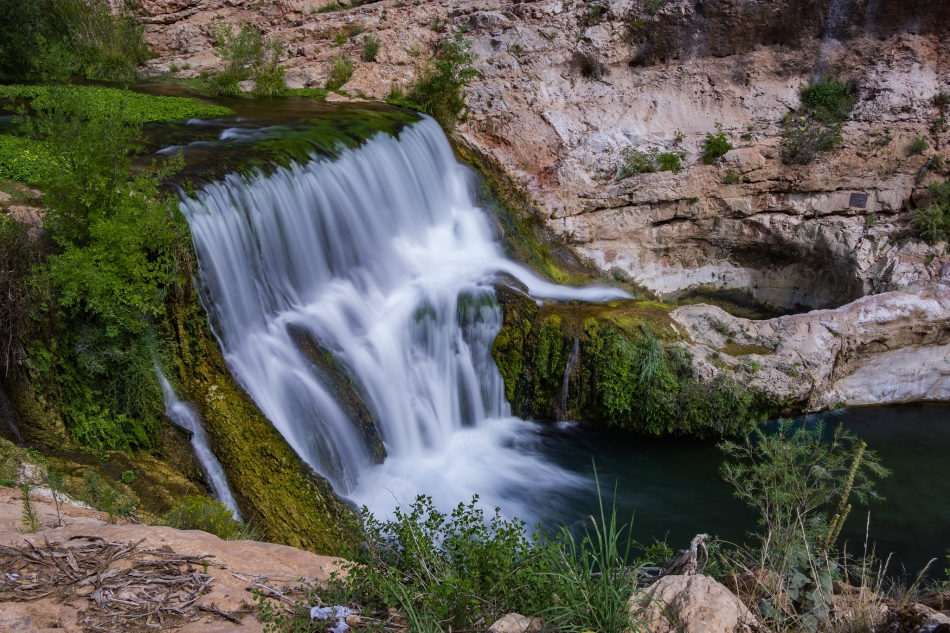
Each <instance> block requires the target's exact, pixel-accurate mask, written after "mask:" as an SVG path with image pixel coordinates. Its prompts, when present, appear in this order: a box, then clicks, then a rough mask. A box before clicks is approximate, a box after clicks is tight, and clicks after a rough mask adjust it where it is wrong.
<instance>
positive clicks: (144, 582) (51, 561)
mask: <svg viewBox="0 0 950 633" xmlns="http://www.w3.org/2000/svg"><path fill="white" fill-rule="evenodd" d="M70 540H72V541H74V540H83V541H87V543H86V544H77V545H73V546H66V545H64V544H62V543H52V544H51V543H50V542H49V541H47V540H46V539H45V538H44V544H43V546H41V547H40V546H37V545H34V544H33V543H30V542H28V541H27V542H25V543H24V544H23V545H21V546H9V545H2V546H0V570H2V572H3V573H0V603H2V602H11V601H17V602H25V601H32V600H39V599H41V598H45V597H47V596H53V597H55V598H57V599H58V600H60V601H63V602H65V601H67V600H72V599H74V598H82V599H85V600H87V601H88V603H89V604H88V606H87V607H86V608H85V609H84V610H82V611H80V613H79V624H80V626H82V627H83V630H85V631H152V630H155V629H162V630H164V629H173V628H177V627H178V626H181V625H182V624H184V623H186V622H189V621H194V620H197V619H198V618H199V617H200V614H199V611H206V612H210V613H212V614H214V615H215V616H218V617H221V618H224V619H226V620H229V621H231V622H240V620H239V618H238V617H237V616H238V615H239V614H240V615H244V614H245V613H247V612H246V611H243V612H227V611H223V610H221V609H218V607H217V606H216V605H214V604H211V605H210V606H203V605H199V604H197V601H198V599H199V598H200V597H201V596H202V595H204V594H206V593H208V592H209V591H211V583H212V582H214V576H212V575H210V574H209V573H208V571H209V568H211V567H223V565H220V564H218V563H214V562H212V561H209V560H208V558H209V557H210V555H207V554H206V555H203V556H187V555H183V554H176V553H174V552H171V551H162V550H149V549H139V545H140V544H141V543H142V541H138V542H137V543H111V542H108V541H105V540H103V539H101V538H99V537H94V536H76V537H73V538H72V539H70ZM142 540H144V539H142ZM118 561H122V563H121V564H120V565H116V563H117V562H118Z"/></svg>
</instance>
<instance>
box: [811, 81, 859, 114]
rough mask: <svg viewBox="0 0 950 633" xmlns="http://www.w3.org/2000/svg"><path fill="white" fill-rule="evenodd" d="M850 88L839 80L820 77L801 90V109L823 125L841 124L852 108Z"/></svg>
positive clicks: (852, 101)
mask: <svg viewBox="0 0 950 633" xmlns="http://www.w3.org/2000/svg"><path fill="white" fill-rule="evenodd" d="M851 93H852V89H851V86H849V85H848V84H846V83H844V82H843V81H841V80H839V79H835V78H832V77H822V78H821V79H820V80H818V81H817V82H816V83H813V84H810V85H808V86H806V87H804V88H802V90H801V92H800V96H801V101H802V108H803V109H805V110H806V111H808V112H809V113H810V114H811V115H812V116H813V117H814V118H815V119H817V120H818V121H820V122H821V123H824V124H825V125H835V124H838V123H842V122H844V121H845V120H847V118H848V117H849V116H851V110H852V109H853V108H854V97H853V96H852V95H851Z"/></svg>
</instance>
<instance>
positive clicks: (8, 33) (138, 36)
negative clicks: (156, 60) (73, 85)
mask: <svg viewBox="0 0 950 633" xmlns="http://www.w3.org/2000/svg"><path fill="white" fill-rule="evenodd" d="M143 35H144V30H143V28H142V27H141V26H139V25H138V24H137V23H136V21H135V19H134V16H133V15H132V14H131V12H130V11H127V10H122V11H120V12H119V13H118V14H113V13H112V11H111V10H110V8H109V5H108V3H106V2H90V1H87V0H0V42H2V44H0V80H4V81H17V80H22V79H28V78H34V77H39V78H43V79H44V80H48V81H51V80H56V81H60V82H62V81H68V79H69V76H70V75H71V74H72V73H79V74H81V75H83V76H85V77H87V78H89V79H103V80H108V81H125V82H129V81H132V80H134V79H135V76H136V71H137V69H138V66H139V65H140V64H141V63H143V62H144V61H146V60H147V59H148V57H149V54H148V49H147V47H146V45H145V40H144V36H143Z"/></svg>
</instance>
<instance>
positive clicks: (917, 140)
mask: <svg viewBox="0 0 950 633" xmlns="http://www.w3.org/2000/svg"><path fill="white" fill-rule="evenodd" d="M929 148H930V143H928V142H927V139H925V138H924V137H923V136H915V137H914V140H913V141H911V144H910V155H911V156H917V155H918V154H923V153H924V152H926V151H927V150H928V149H929Z"/></svg>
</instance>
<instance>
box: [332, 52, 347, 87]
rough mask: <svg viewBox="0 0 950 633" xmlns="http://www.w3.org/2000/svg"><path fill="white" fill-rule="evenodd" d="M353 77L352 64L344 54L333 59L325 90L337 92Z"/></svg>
mask: <svg viewBox="0 0 950 633" xmlns="http://www.w3.org/2000/svg"><path fill="white" fill-rule="evenodd" d="M352 76H353V62H352V61H350V58H349V57H347V56H346V55H344V54H342V53H341V54H340V55H339V56H337V57H334V58H333V59H332V61H331V62H330V68H329V77H328V78H327V83H326V88H327V90H339V89H340V87H341V86H342V85H343V84H345V83H346V82H348V81H349V80H350V77H352Z"/></svg>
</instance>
